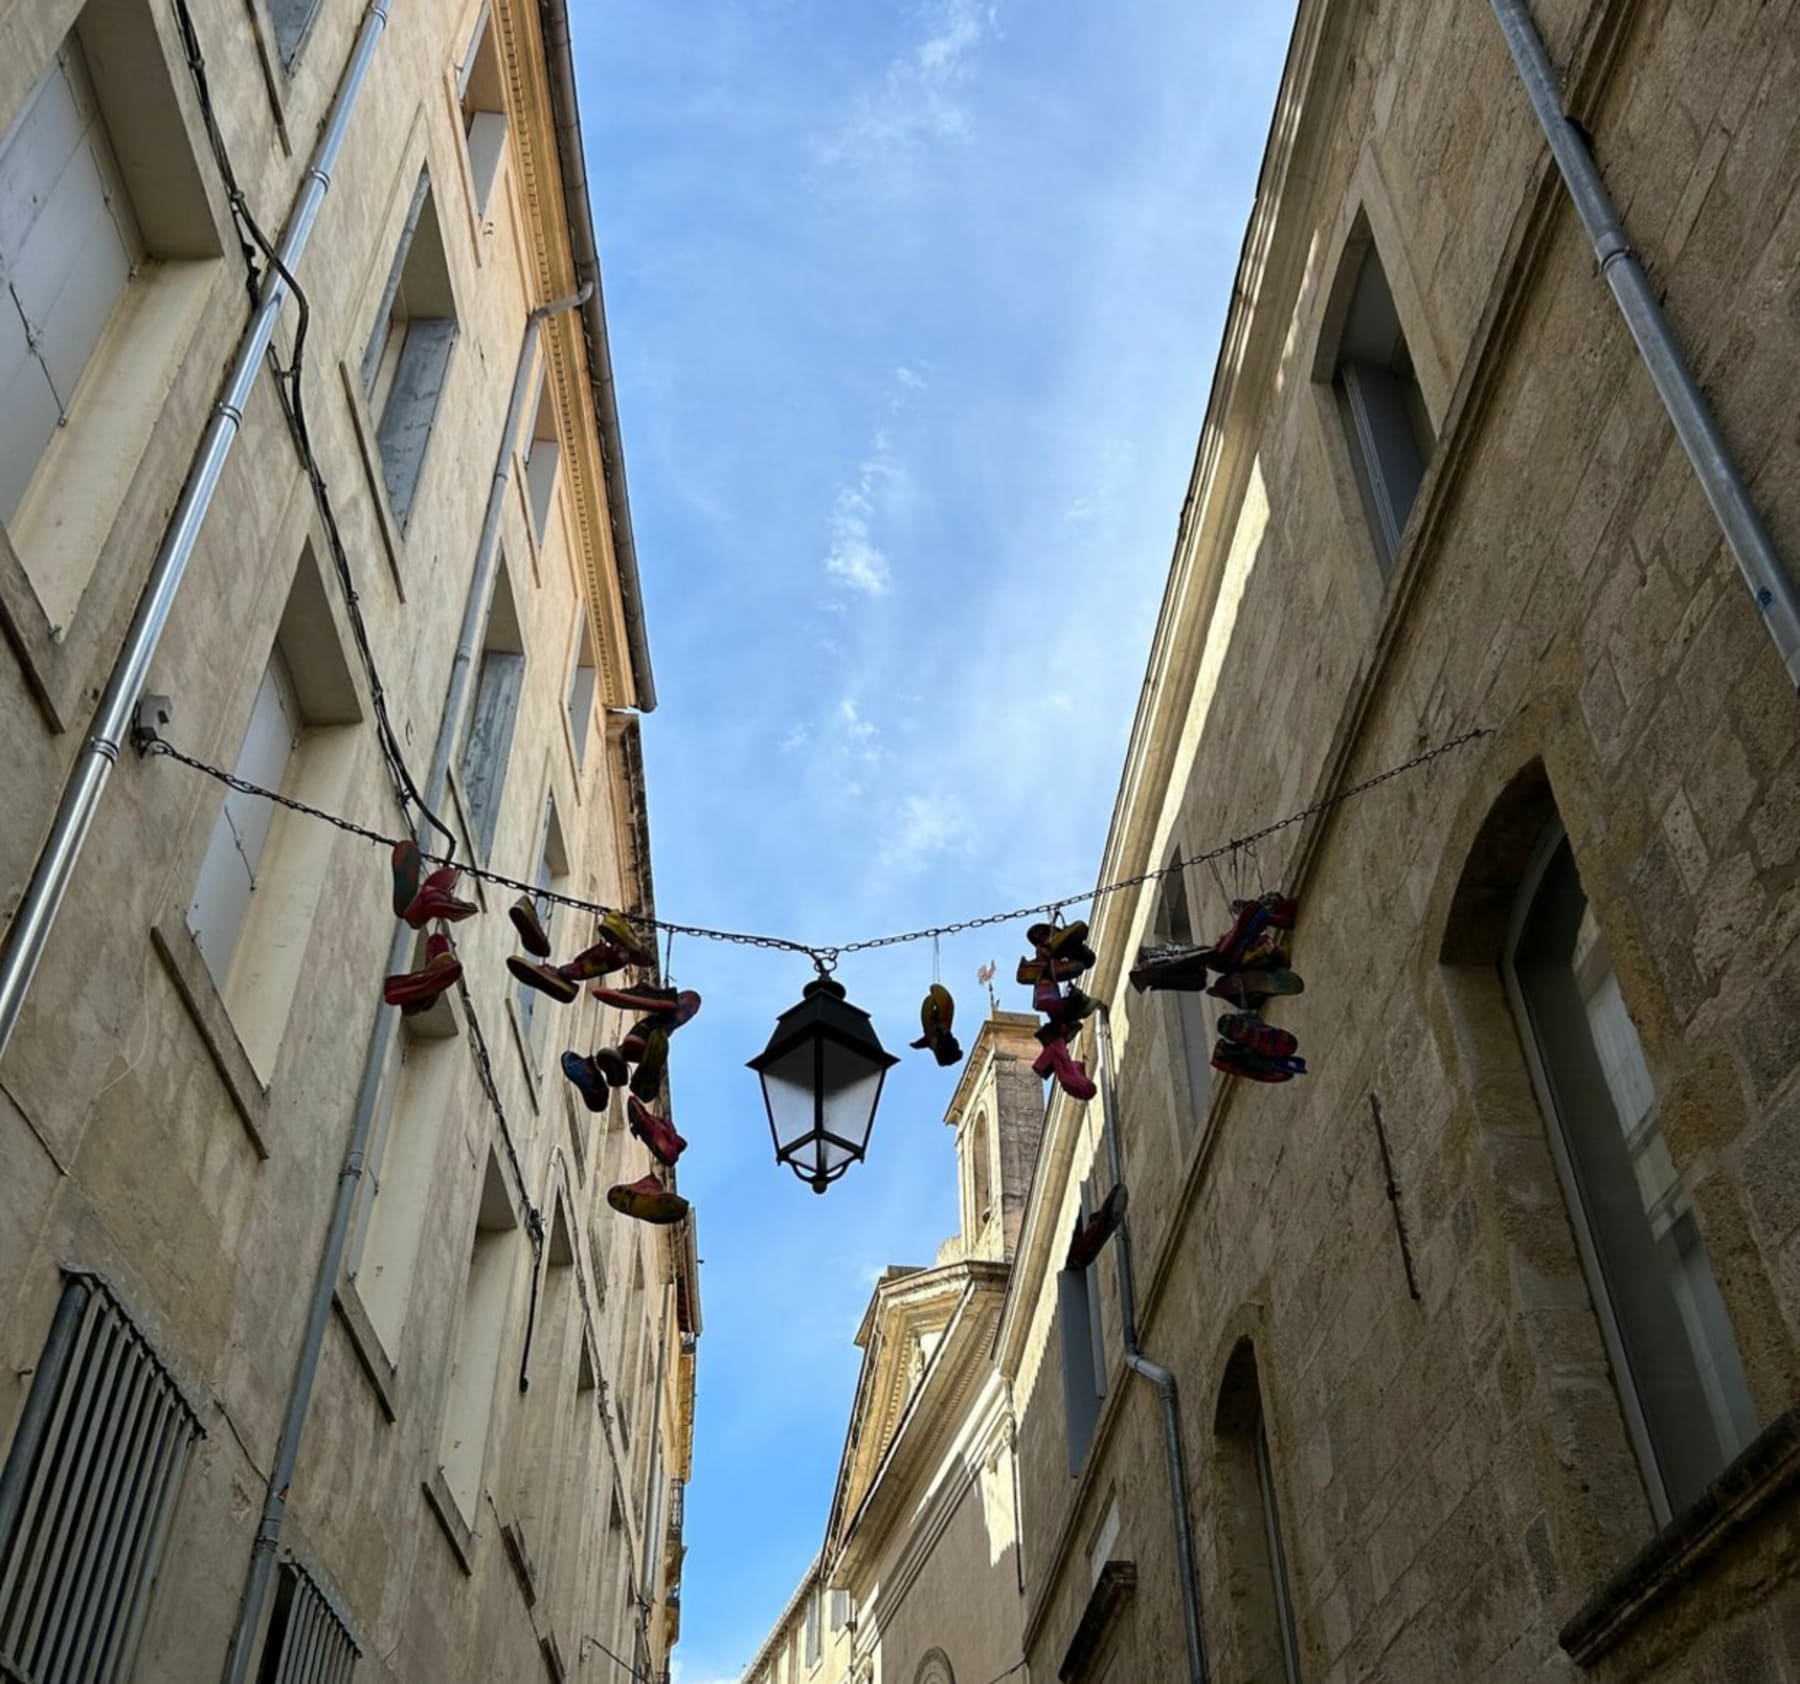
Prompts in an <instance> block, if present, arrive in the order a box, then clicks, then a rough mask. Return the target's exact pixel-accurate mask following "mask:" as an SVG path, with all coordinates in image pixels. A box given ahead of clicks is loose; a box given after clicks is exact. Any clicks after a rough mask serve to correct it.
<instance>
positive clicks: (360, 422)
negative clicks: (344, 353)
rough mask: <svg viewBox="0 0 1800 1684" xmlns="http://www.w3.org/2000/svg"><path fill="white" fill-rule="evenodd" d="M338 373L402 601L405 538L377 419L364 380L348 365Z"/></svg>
mask: <svg viewBox="0 0 1800 1684" xmlns="http://www.w3.org/2000/svg"><path fill="white" fill-rule="evenodd" d="M338 374H339V376H340V377H341V378H342V380H343V382H344V401H345V403H346V404H347V405H348V406H349V409H350V421H351V425H352V427H353V429H354V430H355V433H356V449H357V454H358V455H359V456H360V457H361V458H362V465H363V478H364V479H366V480H367V481H368V482H369V498H370V500H371V501H372V502H373V503H374V505H375V520H376V524H377V525H378V526H379V527H380V528H381V547H382V549H383V550H385V551H386V552H387V560H388V570H389V571H390V572H391V573H392V574H393V575H394V589H395V590H396V591H398V592H399V593H400V600H401V601H402V602H404V601H405V600H406V580H405V579H404V578H403V577H402V576H401V572H400V553H401V549H402V547H403V545H404V542H405V535H404V534H403V533H402V532H401V530H400V524H399V522H398V521H396V520H395V519H394V511H393V508H392V507H391V505H390V504H389V503H388V492H387V476H386V474H385V473H384V472H383V471H382V467H381V445H380V442H379V441H378V439H377V438H376V433H375V417H374V416H372V415H371V414H370V413H369V405H368V402H367V400H366V399H365V398H364V397H363V389H362V377H361V375H360V374H358V372H357V371H356V370H355V369H353V368H352V367H351V366H350V365H349V363H347V362H340V363H339V364H338Z"/></svg>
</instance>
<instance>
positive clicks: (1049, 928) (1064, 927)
mask: <svg viewBox="0 0 1800 1684" xmlns="http://www.w3.org/2000/svg"><path fill="white" fill-rule="evenodd" d="M1025 940H1026V943H1027V944H1028V945H1029V946H1031V947H1034V948H1036V947H1047V948H1049V949H1050V952H1051V955H1052V957H1054V958H1057V959H1071V958H1076V957H1079V956H1080V955H1081V954H1083V953H1085V954H1086V955H1087V962H1088V963H1089V964H1090V965H1091V964H1093V962H1094V951H1093V949H1092V948H1091V947H1089V946H1088V925H1087V920H1086V919H1085V918H1077V919H1076V920H1075V922H1074V923H1073V924H1033V925H1032V926H1031V927H1030V928H1029V929H1028V930H1027V931H1026V932H1025Z"/></svg>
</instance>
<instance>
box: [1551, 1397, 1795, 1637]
mask: <svg viewBox="0 0 1800 1684" xmlns="http://www.w3.org/2000/svg"><path fill="white" fill-rule="evenodd" d="M1796 1480H1800V1408H1794V1409H1789V1410H1787V1411H1785V1412H1784V1413H1783V1414H1781V1415H1778V1416H1776V1418H1775V1419H1774V1420H1773V1421H1772V1422H1770V1424H1769V1425H1768V1426H1767V1427H1766V1428H1764V1430H1763V1431H1762V1432H1761V1433H1760V1434H1759V1435H1758V1436H1757V1437H1756V1439H1755V1440H1753V1441H1752V1443H1751V1444H1750V1446H1749V1448H1748V1449H1746V1450H1745V1451H1744V1452H1743V1454H1742V1455H1741V1456H1739V1457H1738V1458H1737V1460H1736V1461H1735V1462H1733V1463H1732V1464H1731V1465H1730V1466H1729V1467H1727V1468H1726V1469H1725V1471H1724V1472H1723V1473H1722V1474H1720V1475H1719V1477H1718V1478H1717V1479H1715V1480H1714V1481H1713V1482H1712V1484H1711V1485H1709V1486H1708V1487H1707V1488H1706V1490H1705V1491H1703V1492H1702V1493H1701V1494H1700V1496H1699V1497H1698V1498H1697V1499H1696V1500H1695V1501H1694V1502H1693V1503H1691V1504H1690V1505H1689V1506H1688V1508H1687V1509H1686V1510H1685V1511H1684V1512H1682V1513H1681V1514H1679V1515H1677V1516H1676V1517H1675V1518H1674V1519H1673V1520H1672V1521H1670V1522H1669V1524H1668V1525H1667V1526H1665V1527H1664V1528H1663V1529H1662V1531H1660V1532H1659V1533H1657V1535H1656V1536H1655V1537H1654V1538H1652V1539H1651V1540H1650V1542H1649V1543H1648V1544H1646V1545H1645V1546H1644V1547H1643V1548H1642V1549H1641V1550H1639V1551H1638V1553H1637V1554H1636V1555H1634V1556H1633V1557H1632V1558H1631V1559H1630V1560H1629V1561H1628V1562H1626V1563H1625V1565H1624V1566H1623V1567H1622V1568H1620V1569H1619V1571H1618V1572H1617V1573H1615V1574H1614V1575H1613V1576H1612V1578H1611V1579H1609V1580H1608V1581H1607V1583H1606V1584H1604V1585H1602V1586H1601V1587H1600V1589H1599V1590H1598V1591H1596V1592H1595V1593H1594V1595H1593V1596H1591V1597H1589V1598H1588V1600H1587V1602H1586V1603H1585V1604H1584V1605H1583V1606H1582V1608H1581V1609H1580V1611H1579V1612H1577V1613H1576V1615H1575V1616H1574V1618H1573V1619H1571V1620H1570V1621H1569V1622H1568V1623H1567V1624H1566V1625H1565V1626H1564V1627H1563V1628H1562V1630H1561V1631H1560V1632H1558V1633H1557V1641H1558V1642H1559V1643H1560V1644H1561V1645H1562V1647H1563V1649H1564V1650H1565V1651H1566V1652H1567V1654H1568V1655H1569V1658H1570V1659H1571V1660H1573V1661H1574V1662H1575V1663H1576V1664H1577V1665H1578V1666H1592V1665H1593V1664H1594V1663H1595V1662H1596V1661H1598V1660H1599V1659H1600V1658H1601V1656H1603V1655H1605V1654H1606V1653H1607V1652H1608V1651H1609V1650H1610V1649H1612V1648H1613V1647H1614V1646H1615V1645H1616V1644H1618V1643H1619V1642H1620V1641H1621V1640H1623V1639H1624V1637H1625V1636H1626V1635H1627V1634H1628V1633H1629V1632H1630V1631H1631V1629H1632V1628H1633V1627H1634V1626H1635V1625H1636V1624H1637V1623H1638V1622H1639V1621H1640V1620H1641V1619H1643V1618H1644V1616H1645V1615H1646V1614H1647V1613H1649V1611H1650V1610H1651V1609H1652V1608H1653V1607H1655V1606H1656V1605H1657V1604H1658V1603H1659V1602H1661V1601H1662V1600H1663V1599H1664V1598H1665V1597H1667V1596H1669V1595H1670V1594H1671V1593H1673V1592H1674V1591H1675V1590H1676V1589H1677V1588H1678V1587H1680V1586H1681V1585H1683V1584H1685V1583H1686V1582H1687V1581H1688V1580H1690V1579H1691V1578H1693V1577H1694V1576H1695V1575H1696V1574H1697V1573H1699V1572H1700V1570H1701V1569H1702V1567H1704V1565H1705V1564H1706V1563H1707V1561H1709V1560H1710V1559H1711V1558H1712V1557H1713V1556H1714V1555H1716V1554H1717V1553H1718V1551H1719V1550H1721V1549H1722V1548H1723V1547H1724V1546H1725V1545H1726V1544H1727V1543H1729V1542H1730V1541H1731V1540H1732V1539H1733V1538H1734V1537H1735V1536H1737V1535H1738V1534H1739V1533H1740V1532H1742V1531H1743V1530H1744V1529H1745V1528H1746V1527H1747V1526H1748V1525H1749V1524H1750V1522H1751V1521H1752V1520H1754V1519H1755V1517H1756V1516H1757V1515H1758V1514H1760V1513H1761V1512H1762V1511H1763V1510H1764V1509H1765V1508H1767V1507H1768V1505H1769V1504H1770V1503H1771V1502H1773V1501H1774V1500H1775V1498H1777V1497H1778V1496H1780V1495H1781V1494H1782V1493H1783V1492H1784V1491H1786V1490H1787V1489H1788V1487H1789V1486H1791V1485H1792V1484H1793V1483H1794V1482H1795V1481H1796Z"/></svg>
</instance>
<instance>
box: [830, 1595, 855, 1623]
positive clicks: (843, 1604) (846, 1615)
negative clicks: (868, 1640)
mask: <svg viewBox="0 0 1800 1684" xmlns="http://www.w3.org/2000/svg"><path fill="white" fill-rule="evenodd" d="M830 1601H831V1610H830V1616H829V1624H830V1626H831V1629H832V1630H833V1631H842V1630H843V1629H844V1627H845V1626H847V1625H848V1624H849V1623H850V1593H849V1591H847V1590H834V1591H832V1592H831V1593H830Z"/></svg>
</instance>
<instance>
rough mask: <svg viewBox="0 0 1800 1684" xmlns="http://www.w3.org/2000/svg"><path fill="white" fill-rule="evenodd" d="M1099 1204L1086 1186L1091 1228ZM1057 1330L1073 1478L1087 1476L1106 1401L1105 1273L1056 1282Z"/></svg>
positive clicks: (1080, 1272)
mask: <svg viewBox="0 0 1800 1684" xmlns="http://www.w3.org/2000/svg"><path fill="white" fill-rule="evenodd" d="M1095 1203H1096V1201H1095V1200H1094V1198H1093V1195H1092V1189H1091V1188H1090V1187H1089V1186H1088V1184H1086V1183H1085V1182H1084V1183H1083V1185H1082V1188H1081V1198H1080V1203H1079V1205H1078V1207H1077V1220H1078V1221H1081V1222H1085V1221H1087V1219H1088V1216H1089V1214H1090V1213H1091V1212H1092V1211H1093V1210H1094V1208H1095ZM1056 1308H1057V1316H1056V1321H1057V1328H1058V1331H1059V1332H1060V1334H1061V1336H1062V1367H1063V1423H1064V1427H1065V1429H1066V1430H1067V1433H1068V1440H1069V1474H1070V1477H1071V1478H1073V1477H1074V1476H1075V1475H1077V1474H1079V1473H1080V1472H1081V1467H1082V1463H1084V1462H1085V1461H1086V1460H1087V1452H1088V1445H1089V1444H1090V1443H1092V1442H1093V1437H1094V1428H1095V1427H1096V1426H1097V1425H1098V1424H1099V1421H1100V1405H1101V1404H1102V1403H1103V1402H1104V1401H1105V1399H1106V1322H1105V1314H1104V1306H1103V1305H1102V1304H1101V1301H1100V1267H1099V1264H1098V1263H1097V1262H1096V1263H1090V1264H1089V1265H1088V1266H1087V1268H1085V1269H1064V1270H1062V1271H1061V1272H1060V1273H1059V1274H1058V1275H1057V1277H1056Z"/></svg>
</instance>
